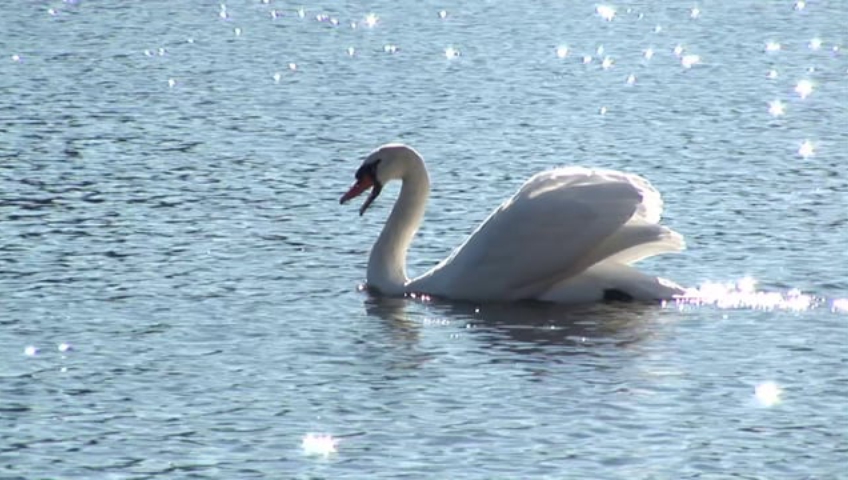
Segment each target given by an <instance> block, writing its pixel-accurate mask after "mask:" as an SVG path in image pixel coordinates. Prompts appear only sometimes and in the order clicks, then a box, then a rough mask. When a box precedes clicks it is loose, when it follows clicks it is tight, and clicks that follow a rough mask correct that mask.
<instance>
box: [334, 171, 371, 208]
mask: <svg viewBox="0 0 848 480" xmlns="http://www.w3.org/2000/svg"><path fill="white" fill-rule="evenodd" d="M372 186H374V182H372V181H371V177H369V176H367V175H363V177H362V178H361V179H359V180H357V181H356V183H354V184H353V185H351V186H350V190H348V191H347V193H345V194H344V195H342V198H341V199H339V203H345V202H346V201H348V200H350V199H351V198H356V197H358V196H360V195H362V192H364V191H365V190H368V189H369V188H371V187H372Z"/></svg>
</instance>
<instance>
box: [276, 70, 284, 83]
mask: <svg viewBox="0 0 848 480" xmlns="http://www.w3.org/2000/svg"><path fill="white" fill-rule="evenodd" d="M281 78H283V76H282V75H280V72H277V73H275V74H274V83H280V79H281Z"/></svg>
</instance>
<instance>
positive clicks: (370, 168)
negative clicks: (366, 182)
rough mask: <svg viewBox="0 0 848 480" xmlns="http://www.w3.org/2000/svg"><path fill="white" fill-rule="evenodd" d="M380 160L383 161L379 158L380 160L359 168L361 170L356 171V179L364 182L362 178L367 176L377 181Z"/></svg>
mask: <svg viewBox="0 0 848 480" xmlns="http://www.w3.org/2000/svg"><path fill="white" fill-rule="evenodd" d="M380 160H381V159H379V158H378V159H376V160H374V161H373V162H369V163H367V164H365V165H362V166H361V167H359V169H358V170H357V171H356V175H355V177H356V179H357V180H362V177H366V176H367V177H369V178H370V179H371V180H372V181H376V180H377V165H379V164H380Z"/></svg>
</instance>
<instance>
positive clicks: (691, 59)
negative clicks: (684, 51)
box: [680, 54, 701, 68]
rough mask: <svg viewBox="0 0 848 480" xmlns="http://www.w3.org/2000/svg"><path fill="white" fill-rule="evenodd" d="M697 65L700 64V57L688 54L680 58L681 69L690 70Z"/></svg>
mask: <svg viewBox="0 0 848 480" xmlns="http://www.w3.org/2000/svg"><path fill="white" fill-rule="evenodd" d="M699 63H701V57H700V56H698V55H692V54H689V55H683V57H681V58H680V64H681V65H683V68H692V67H693V66H695V65H697V64H699Z"/></svg>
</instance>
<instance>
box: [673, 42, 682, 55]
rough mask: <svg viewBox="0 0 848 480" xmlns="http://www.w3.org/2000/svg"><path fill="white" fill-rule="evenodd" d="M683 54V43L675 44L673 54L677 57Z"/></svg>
mask: <svg viewBox="0 0 848 480" xmlns="http://www.w3.org/2000/svg"><path fill="white" fill-rule="evenodd" d="M681 55H683V45H676V46H675V47H674V56H675V57H679V56H681Z"/></svg>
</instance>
